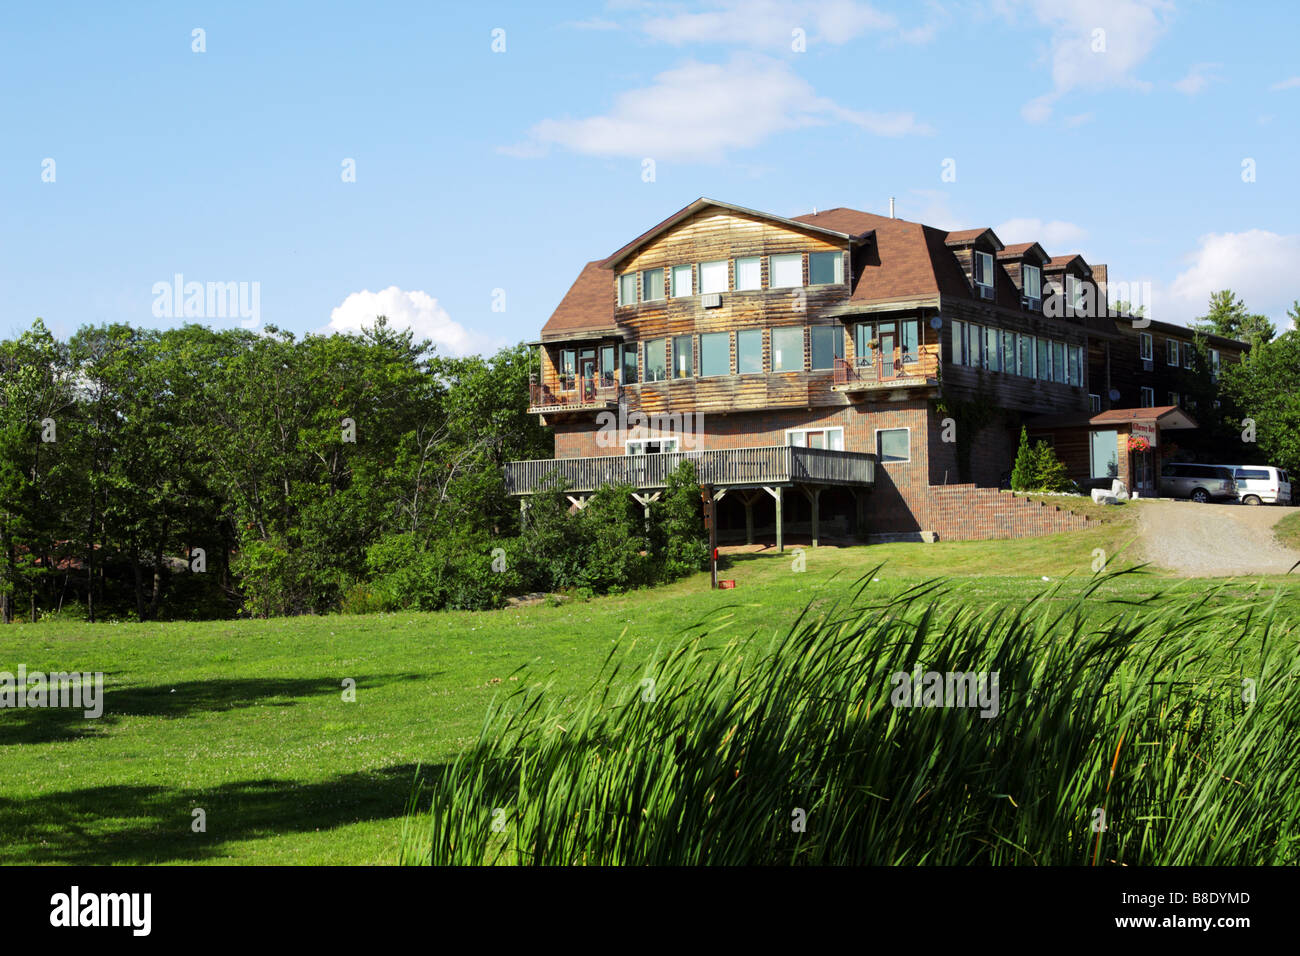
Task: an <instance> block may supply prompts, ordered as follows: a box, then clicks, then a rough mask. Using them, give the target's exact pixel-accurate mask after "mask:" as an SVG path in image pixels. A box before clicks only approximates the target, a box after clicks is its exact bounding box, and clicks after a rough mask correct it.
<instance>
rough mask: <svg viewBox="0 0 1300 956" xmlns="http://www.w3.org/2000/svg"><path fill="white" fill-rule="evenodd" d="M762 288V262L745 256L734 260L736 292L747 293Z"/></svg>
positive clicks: (754, 257) (753, 257) (757, 258)
mask: <svg viewBox="0 0 1300 956" xmlns="http://www.w3.org/2000/svg"><path fill="white" fill-rule="evenodd" d="M761 288H763V260H762V259H760V258H759V257H758V256H747V257H745V258H744V259H737V260H736V291H737V292H747V291H751V290H753V289H761Z"/></svg>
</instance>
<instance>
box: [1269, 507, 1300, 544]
mask: <svg viewBox="0 0 1300 956" xmlns="http://www.w3.org/2000/svg"><path fill="white" fill-rule="evenodd" d="M1273 535H1274V536H1275V537H1276V538H1277V540H1278V541H1279V542H1280V543H1281V544H1282V545H1283V546H1284V547H1288V548H1293V549H1294V550H1296V551H1300V511H1296V512H1294V513H1292V514H1289V515H1287V516H1286V517H1285V518H1283V519H1282V520H1281V521H1279V522H1278V523H1277V524H1275V525H1273Z"/></svg>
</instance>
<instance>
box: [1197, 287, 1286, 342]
mask: <svg viewBox="0 0 1300 956" xmlns="http://www.w3.org/2000/svg"><path fill="white" fill-rule="evenodd" d="M1192 328H1193V329H1195V330H1197V331H1198V332H1208V333H1210V334H1212V335H1221V336H1223V337H1224V338H1225V339H1236V340H1238V341H1240V342H1249V343H1250V344H1251V345H1252V346H1255V345H1258V344H1261V343H1264V342H1268V341H1269V340H1271V339H1272V338H1273V336H1274V335H1276V334H1277V329H1276V328H1275V327H1274V326H1273V323H1272V322H1270V321H1269V320H1268V318H1267V316H1263V315H1254V314H1251V313H1250V312H1248V311H1247V310H1246V303H1244V302H1243V301H1242V300H1241V299H1239V298H1238V297H1237V296H1236V294H1234V293H1233V291H1232V290H1231V289H1223V290H1221V291H1219V292H1211V293H1210V307H1209V311H1208V312H1207V313H1206V314H1205V315H1203V316H1201V317H1200V318H1198V319H1196V320H1195V321H1193V322H1192Z"/></svg>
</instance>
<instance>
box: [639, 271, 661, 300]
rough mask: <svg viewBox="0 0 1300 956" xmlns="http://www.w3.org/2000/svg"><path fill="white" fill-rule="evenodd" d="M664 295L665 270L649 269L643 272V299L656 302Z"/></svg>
mask: <svg viewBox="0 0 1300 956" xmlns="http://www.w3.org/2000/svg"><path fill="white" fill-rule="evenodd" d="M663 297H664V270H663V269H647V270H646V271H645V272H643V273H641V301H642V302H654V301H655V300H656V299H662V298H663Z"/></svg>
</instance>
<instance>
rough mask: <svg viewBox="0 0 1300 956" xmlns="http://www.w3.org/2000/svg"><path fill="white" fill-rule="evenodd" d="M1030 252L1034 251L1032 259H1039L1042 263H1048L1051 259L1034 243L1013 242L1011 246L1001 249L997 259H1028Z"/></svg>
mask: <svg viewBox="0 0 1300 956" xmlns="http://www.w3.org/2000/svg"><path fill="white" fill-rule="evenodd" d="M1031 251H1034V258H1037V259H1041V260H1042V261H1043V262H1048V261H1049V260H1050V259H1051V256H1049V255H1048V254H1047V250H1046V249H1044V248H1043V247H1042V246H1040V245H1039V244H1038V243H1036V242H1013V243H1012V244H1011V245H1009V246H1004V247H1003V249H1002V251H1001V252H999V253H998V258H999V259H1028V258H1030V252H1031Z"/></svg>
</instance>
